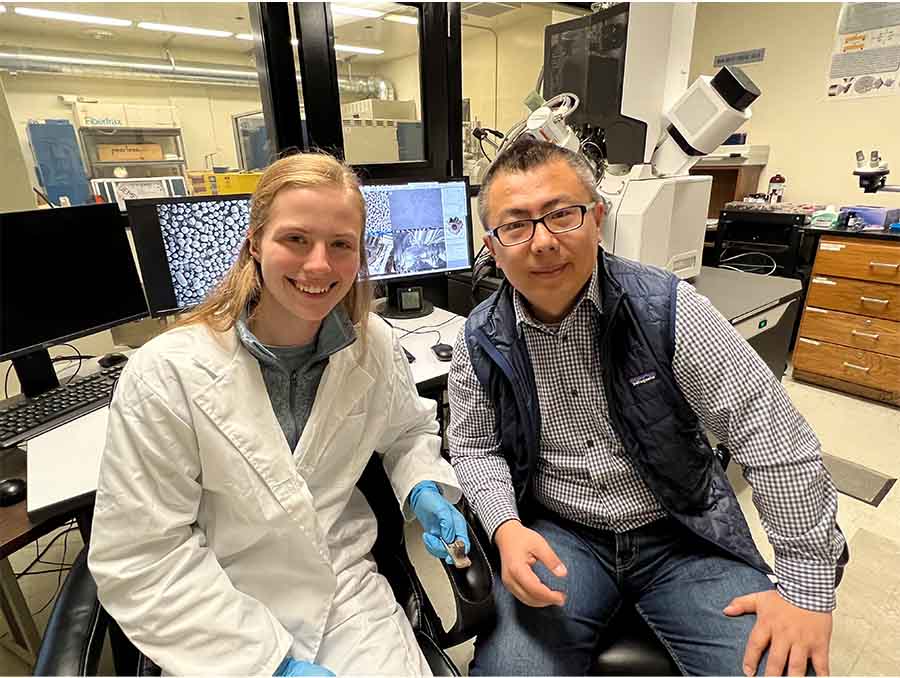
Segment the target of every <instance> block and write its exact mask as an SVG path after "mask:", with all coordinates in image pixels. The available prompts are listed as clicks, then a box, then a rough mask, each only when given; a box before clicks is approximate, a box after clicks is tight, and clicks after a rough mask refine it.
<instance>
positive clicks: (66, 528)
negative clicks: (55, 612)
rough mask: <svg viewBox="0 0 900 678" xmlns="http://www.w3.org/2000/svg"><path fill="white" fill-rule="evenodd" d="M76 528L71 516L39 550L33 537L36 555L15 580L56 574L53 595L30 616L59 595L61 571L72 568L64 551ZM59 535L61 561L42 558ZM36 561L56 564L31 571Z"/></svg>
mask: <svg viewBox="0 0 900 678" xmlns="http://www.w3.org/2000/svg"><path fill="white" fill-rule="evenodd" d="M77 529H78V527H77V526H75V519H74V518H73V519H72V520H70V521H68V522H67V523H65V524H64V525H63V529H62V530H61V531H60V532H57V534H56V535H54V536H53V538H52V539H51V540H50V542H49V543H48V544H47V545H46V546H44V548H43V549H40V550H39V548H40V547H39V541H40V540H39V539H35V540H34V551H35V553H36V554H37V555H36V556H35V557H34V559H33V560H32V561H31V562H30V563H29V564H28V565H27V566H26V567H25V569H24V570H22V571H21V572H19V573H17V574H16V579H17V580H18V579H21V578H22V577H29V576H34V575H38V574H55V575H57V579H56V590H55V591H54V592H53V595H52V596H51V597H50V600H48V601H47V602H46V603H44V604H43V605H42V606H41V607H40V608H39V609H38V610H37V611H35V612H31V616H32V617H36V616H37V615H39V614H40V613H41V612H43V611H44V610H46V609H47V608H48V607H49V606H50V604H51V603H52V602H53V601H54V600H56V597H57V596H58V595H59V592H60V590H62V585H63V572H68V571H69V570H71V569H72V563H69V562H66V553H68V549H69V534H70V533H72V532H74V531H76V530H77ZM60 537H63V554H62V561H61V562H56V561H47V560H43V556H44V554H45V553H47V551H48V550H49V549H50V548H51V547H52V546H53V544H55V543H56V542H57V540H59V538H60ZM38 563H40V564H42V565H52V566H56V567H55V568H54V569H52V570H40V571H37V572H32V571H31V568H33V567H34V566H35V565H37V564H38ZM29 611H30V610H29ZM8 635H9V631H6V632H4V633H3V634H0V639H3V638H5V637H6V636H8Z"/></svg>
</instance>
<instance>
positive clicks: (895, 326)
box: [800, 306, 900, 357]
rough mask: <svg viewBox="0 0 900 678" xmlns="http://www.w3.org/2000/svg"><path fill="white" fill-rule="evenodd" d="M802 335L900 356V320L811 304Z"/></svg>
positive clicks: (805, 316) (805, 317)
mask: <svg viewBox="0 0 900 678" xmlns="http://www.w3.org/2000/svg"><path fill="white" fill-rule="evenodd" d="M800 336H801V337H808V338H809V339H819V340H821V341H829V342H831V343H833V344H840V345H841V346H849V347H851V348H862V349H865V350H867V351H874V352H875V353H884V354H886V355H892V356H896V357H900V323H896V322H893V321H891V320H882V319H880V318H866V317H864V316H860V315H851V314H849V313H841V312H840V311H829V310H828V309H824V308H817V307H815V306H807V307H806V311H805V312H804V313H803V322H802V323H800Z"/></svg>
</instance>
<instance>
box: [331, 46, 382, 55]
mask: <svg viewBox="0 0 900 678" xmlns="http://www.w3.org/2000/svg"><path fill="white" fill-rule="evenodd" d="M334 51H335V52H352V53H353V54H384V50H383V49H373V48H371V47H355V46H353V45H335V46H334Z"/></svg>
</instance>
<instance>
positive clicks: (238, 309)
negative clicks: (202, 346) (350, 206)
mask: <svg viewBox="0 0 900 678" xmlns="http://www.w3.org/2000/svg"><path fill="white" fill-rule="evenodd" d="M325 187H327V188H338V189H344V190H346V191H347V193H348V194H349V195H350V197H352V198H353V200H354V202H355V203H356V205H357V206H358V207H359V215H360V220H361V227H360V233H359V273H360V278H361V280H359V281H357V282H356V284H355V285H353V286H352V287H351V288H350V290H349V291H348V292H347V294H346V295H345V296H344V298H343V299H342V300H341V302H340V303H341V305H343V307H344V310H346V311H347V315H348V316H350V320H351V322H353V324H354V325H355V326H356V328H357V332H358V334H359V338H360V343H361V345H362V346H363V347H365V338H366V324H367V320H368V315H369V307H370V306H371V303H372V286H371V284H370V283H369V282H368V277H369V266H368V259H367V257H366V247H365V244H366V239H365V230H366V229H365V222H366V203H365V200H364V199H363V196H362V193H361V192H360V190H359V180H358V178H357V176H356V174H354V172H353V170H352V169H350V168H349V167H348V166H347V165H345V164H344V163H342V162H340V161H339V160H337V159H335V158H334V157H332V156H330V155H328V154H326V153H318V152H315V153H297V154H295V155H289V156H287V157H284V158H281V159H280V160H276V161H275V162H273V163H272V164H271V165H269V167H268V168H267V169H266V171H265V172H263V175H262V177H260V180H259V184H258V185H257V187H256V191H254V193H253V197H252V198H251V201H250V227H249V228H248V230H247V236H246V238H245V239H244V244H243V245H242V246H241V251H240V254H239V255H238V258H237V260H236V261H235V262H234V264H233V265H232V267H231V269H230V270H229V271H228V273H227V274H226V275H225V278H224V279H223V280H222V282H221V283H219V285H218V287H216V288H215V289H214V290H213V291H212V292H211V293H210V294H209V296H207V298H206V299H205V300H204V301H203V302H202V303H201V304H200V305H199V306H197V307H196V308H194V309H193V310H191V311H190V312H188V313H187V314H186V315H184V316H183V317H182V318H181V319H180V320H179V321H178V322H177V323H176V324H175V327H181V326H184V325H192V324H197V323H203V324H205V325H207V326H208V327H210V328H212V329H214V330H217V331H219V332H226V331H228V330H230V329H231V328H233V327H234V325H235V323H236V322H237V320H238V319H239V318H240V316H241V314H242V313H243V312H244V310H245V309H248V312H249V315H250V317H251V318H252V317H253V313H254V311H255V310H256V306H257V304H258V302H259V299H260V294H261V293H262V286H263V280H262V271H261V270H260V266H259V263H258V262H257V261H256V260H255V259H254V258H253V256H252V255H251V253H250V247H251V244H252V245H254V246H257V245H258V244H259V239H260V237H261V235H262V232H263V229H264V228H265V226H266V223H267V222H268V220H269V214H270V212H271V209H272V203H273V202H274V201H275V197H276V196H277V195H278V194H279V193H280V192H281V191H284V190H287V189H292V188H325Z"/></svg>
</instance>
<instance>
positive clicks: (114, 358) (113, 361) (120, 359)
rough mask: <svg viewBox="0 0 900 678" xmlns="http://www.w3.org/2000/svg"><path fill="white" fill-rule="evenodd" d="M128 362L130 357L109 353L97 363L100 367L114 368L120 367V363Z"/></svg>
mask: <svg viewBox="0 0 900 678" xmlns="http://www.w3.org/2000/svg"><path fill="white" fill-rule="evenodd" d="M126 360H128V356H127V355H124V354H122V353H107V354H106V355H104V356H101V357H100V358H99V359H98V360H97V363H98V364H99V365H100V367H112V366H113V365H118V364H119V363H124V362H125V361H126Z"/></svg>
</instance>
